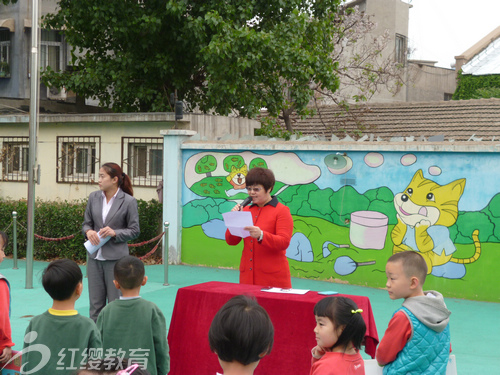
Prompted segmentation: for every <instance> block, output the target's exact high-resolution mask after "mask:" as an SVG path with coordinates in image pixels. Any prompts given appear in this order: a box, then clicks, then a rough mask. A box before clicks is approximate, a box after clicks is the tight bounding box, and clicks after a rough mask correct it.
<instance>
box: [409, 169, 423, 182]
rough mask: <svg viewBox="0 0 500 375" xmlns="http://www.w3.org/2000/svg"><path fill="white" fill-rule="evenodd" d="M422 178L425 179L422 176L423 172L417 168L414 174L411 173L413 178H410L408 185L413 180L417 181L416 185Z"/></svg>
mask: <svg viewBox="0 0 500 375" xmlns="http://www.w3.org/2000/svg"><path fill="white" fill-rule="evenodd" d="M422 180H425V178H424V174H423V172H422V170H421V169H419V170H418V171H416V172H415V174H414V175H413V178H412V179H411V182H410V185H411V184H412V183H414V182H416V183H417V185H418V183H419V182H420V181H422Z"/></svg>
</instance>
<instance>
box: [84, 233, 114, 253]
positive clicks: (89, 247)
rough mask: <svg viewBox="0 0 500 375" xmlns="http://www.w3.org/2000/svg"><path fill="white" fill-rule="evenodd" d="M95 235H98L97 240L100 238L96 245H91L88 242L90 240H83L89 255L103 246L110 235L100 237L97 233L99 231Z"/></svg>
mask: <svg viewBox="0 0 500 375" xmlns="http://www.w3.org/2000/svg"><path fill="white" fill-rule="evenodd" d="M97 235H98V236H99V240H100V242H99V243H98V244H97V245H92V244H91V243H90V240H87V241H85V243H84V244H83V245H84V246H85V248H86V249H87V251H88V252H89V254H90V255H92V254H94V253H95V252H96V251H97V250H99V249H100V248H101V247H103V246H104V244H105V243H106V242H108V241H109V239H110V238H111V236H107V237H104V238H102V237H101V236H100V235H99V233H97Z"/></svg>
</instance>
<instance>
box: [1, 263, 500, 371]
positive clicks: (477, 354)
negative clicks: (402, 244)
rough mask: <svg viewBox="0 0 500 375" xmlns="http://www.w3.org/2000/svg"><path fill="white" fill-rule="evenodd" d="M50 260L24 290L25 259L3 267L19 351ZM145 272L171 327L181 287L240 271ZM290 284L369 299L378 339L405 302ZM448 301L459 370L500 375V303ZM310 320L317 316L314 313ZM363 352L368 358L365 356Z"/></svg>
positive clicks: (347, 288) (345, 288)
mask: <svg viewBox="0 0 500 375" xmlns="http://www.w3.org/2000/svg"><path fill="white" fill-rule="evenodd" d="M47 264H48V263H46V262H34V265H33V269H34V271H33V288H32V289H26V288H25V286H26V262H25V261H23V260H20V261H18V269H13V261H12V259H9V258H6V259H5V260H4V261H3V262H2V264H1V265H0V273H2V274H3V275H4V276H5V277H6V278H7V279H8V280H9V282H10V285H11V297H12V306H11V308H12V312H11V326H12V336H13V340H14V343H15V344H16V345H15V347H14V349H15V350H21V349H22V347H23V337H24V332H25V330H26V327H27V326H28V322H29V320H30V319H31V316H34V315H38V314H41V313H43V312H44V311H46V310H47V309H48V308H49V307H51V305H52V301H51V299H50V297H49V296H48V295H47V293H45V291H44V290H43V287H42V285H41V282H40V279H41V274H42V271H43V269H44V268H45V267H46V266H47ZM82 271H83V274H84V275H85V272H86V271H85V267H82ZM146 275H147V276H148V282H147V284H146V285H145V286H144V287H143V288H142V289H141V295H142V297H143V298H145V299H147V300H150V301H153V302H154V303H156V304H157V305H158V306H159V307H160V308H161V310H162V311H163V313H164V315H165V317H166V319H167V326H168V325H169V324H170V317H171V315H172V310H173V307H174V302H175V296H176V293H177V289H179V288H182V287H185V286H189V285H194V284H199V283H204V282H207V281H225V282H234V283H236V282H238V271H236V270H228V269H217V268H208V267H193V266H186V265H173V266H172V265H171V266H169V267H168V283H169V285H168V286H164V285H163V284H164V267H163V266H162V265H151V266H146ZM86 283H87V280H86V279H84V290H83V294H82V296H81V298H80V299H79V300H78V301H77V303H76V309H77V310H78V311H79V312H80V314H82V315H85V316H88V314H89V303H88V288H87V284H86ZM292 286H293V287H294V288H299V289H310V290H316V291H326V290H335V291H337V292H339V293H344V294H354V295H364V296H367V297H369V298H370V301H371V304H372V309H373V312H374V316H375V322H376V324H377V330H378V334H379V338H382V336H383V335H384V331H385V329H386V328H387V324H388V323H389V320H390V318H391V316H392V314H393V312H394V311H395V310H396V309H397V308H398V307H399V306H400V305H401V303H402V300H398V301H392V300H390V299H389V297H388V295H387V292H385V291H384V290H380V289H374V288H367V287H360V286H353V285H346V284H335V283H330V282H326V281H315V280H306V279H297V278H292ZM499 293H500V284H499ZM446 304H447V306H448V308H449V309H450V310H451V312H452V315H451V320H450V328H451V343H452V349H453V354H455V356H456V360H457V368H458V374H459V375H476V374H500V354H499V353H498V350H499V348H500V304H498V303H488V302H476V301H469V300H460V299H453V298H447V299H446ZM311 319H314V316H313V313H312V311H311ZM311 335H313V332H311ZM304 350H305V351H309V350H310V348H304ZM363 354H364V353H363ZM364 355H365V356H366V354H364Z"/></svg>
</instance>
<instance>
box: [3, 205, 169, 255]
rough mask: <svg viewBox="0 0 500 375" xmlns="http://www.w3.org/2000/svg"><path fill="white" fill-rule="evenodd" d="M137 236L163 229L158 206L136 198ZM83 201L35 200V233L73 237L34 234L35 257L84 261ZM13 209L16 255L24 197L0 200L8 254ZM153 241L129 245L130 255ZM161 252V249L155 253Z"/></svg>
mask: <svg viewBox="0 0 500 375" xmlns="http://www.w3.org/2000/svg"><path fill="white" fill-rule="evenodd" d="M137 203H138V209H139V223H140V227H141V234H140V236H139V237H138V238H137V239H135V240H134V241H132V242H133V243H139V242H143V241H147V240H150V239H152V238H154V237H156V236H157V235H158V234H160V233H161V232H162V231H163V226H162V205H161V204H160V203H159V202H158V201H156V200H151V201H149V202H148V201H144V200H138V201H137ZM86 206H87V200H86V199H84V200H80V201H73V202H67V201H64V202H48V201H41V200H37V201H36V203H35V234H38V235H41V236H44V237H49V238H61V237H66V236H69V235H72V234H75V237H73V238H72V239H69V240H63V241H45V240H41V239H38V238H36V237H35V244H34V249H33V253H34V254H33V256H34V258H35V259H36V260H51V259H55V258H71V259H74V260H75V261H85V259H86V252H85V248H84V247H83V243H84V241H85V240H84V236H83V234H82V223H83V215H84V213H85V207H86ZM13 211H16V212H17V256H18V258H24V257H26V248H27V226H28V225H27V217H28V215H27V214H28V206H27V202H26V201H25V200H20V201H13V200H3V199H0V230H4V231H5V230H6V229H7V228H8V229H7V230H6V232H7V235H8V236H9V245H8V246H7V248H6V249H5V253H6V254H7V255H9V254H12V252H13V246H12V239H13V227H12V225H10V224H11V223H12V212H13ZM155 245H156V242H154V243H151V244H147V245H145V246H141V247H133V248H130V254H132V255H135V256H142V255H144V254H146V253H147V252H149V251H150V250H151V249H152V248H153V247H154V246H155ZM158 253H161V248H159V249H158V250H157V252H155V254H158Z"/></svg>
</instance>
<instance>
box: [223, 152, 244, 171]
mask: <svg viewBox="0 0 500 375" xmlns="http://www.w3.org/2000/svg"><path fill="white" fill-rule="evenodd" d="M223 163H224V170H225V171H226V172H228V173H231V172H232V169H233V167H234V168H236V169H240V168H241V167H243V166H244V165H245V160H244V159H243V157H242V156H241V155H230V156H227V157H225V158H224V162H223Z"/></svg>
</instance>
